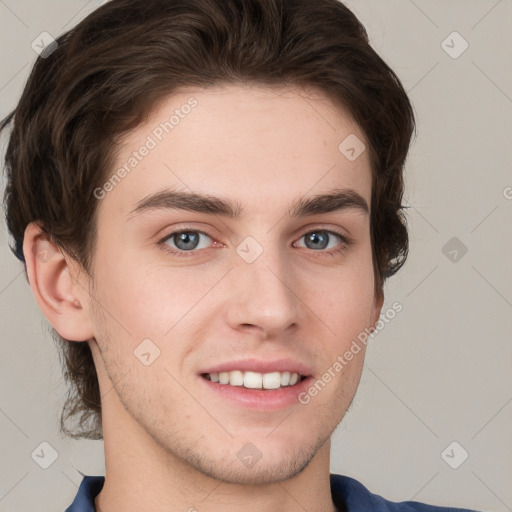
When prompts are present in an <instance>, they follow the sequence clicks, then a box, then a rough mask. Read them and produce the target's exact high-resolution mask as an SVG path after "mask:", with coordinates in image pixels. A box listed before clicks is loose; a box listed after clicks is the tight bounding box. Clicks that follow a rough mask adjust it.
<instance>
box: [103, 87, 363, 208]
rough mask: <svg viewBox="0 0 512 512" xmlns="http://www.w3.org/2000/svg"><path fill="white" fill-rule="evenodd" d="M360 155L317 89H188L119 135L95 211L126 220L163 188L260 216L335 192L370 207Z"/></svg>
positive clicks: (347, 124)
mask: <svg viewBox="0 0 512 512" xmlns="http://www.w3.org/2000/svg"><path fill="white" fill-rule="evenodd" d="M347 150H348V152H347ZM368 153H369V152H368V149H367V142H366V140H365V136H364V133H363V132H362V130H361V128H360V127H359V126H358V125H357V124H356V123H355V122H354V121H353V120H352V119H351V117H350V115H349V113H348V112H347V111H346V110H345V109H343V107H342V106H341V105H339V104H335V103H334V102H333V100H332V99H331V98H330V97H328V96H327V95H326V94H325V93H323V92H322V91H320V90H318V89H316V88H308V89H304V88H298V87H262V86H257V87H256V86H249V85H224V86H215V87H213V86H212V87H208V88H188V89H187V90H181V91H178V92H176V93H174V94H172V95H170V96H168V97H166V98H163V99H162V100H161V101H160V102H159V104H158V105H157V107H156V108H155V109H154V111H153V112H152V115H151V116H150V118H149V120H148V121H147V122H145V123H144V124H142V125H140V126H139V127H137V128H136V129H135V130H133V131H132V132H130V133H128V134H126V135H125V137H124V138H123V140H122V143H121V146H120V148H119V151H118V155H117V159H116V163H115V166H114V168H113V169H112V170H111V172H110V174H109V176H110V177H111V178H110V180H108V178H107V181H110V182H111V183H112V185H113V186H110V187H108V188H109V191H108V194H106V197H105V199H104V200H103V201H101V203H102V204H101V205H100V208H103V209H110V208H115V211H116V212H117V213H119V214H123V215H124V216H126V217H127V216H128V215H129V213H130V212H131V211H132V210H133V208H134V207H135V205H136V204H137V203H138V202H139V201H140V200H141V199H142V198H143V197H145V196H147V195H148V194H151V193H154V192H156V191H159V190H163V189H164V188H172V189H175V190H183V191H185V190H187V191H190V192H195V193H201V194H209V195H212V196H222V197H227V198H232V199H236V200H237V202H238V203H242V204H245V205H247V211H251V210H253V211H254V213H259V214H262V213H263V212H265V213H267V214H268V213H270V211H271V210H276V213H277V210H278V208H279V205H281V206H282V208H285V207H288V206H289V203H291V202H292V201H294V200H296V199H297V198H298V197H304V196H306V195H315V194H320V193H326V192H328V191H330V190H333V189H344V188H348V189H352V190H356V191H357V192H358V193H359V194H360V195H361V196H362V197H364V199H365V200H366V201H367V203H368V204H369V205H370V195H371V169H370V163H369V155H368ZM354 156H355V158H354ZM112 178H114V179H112Z"/></svg>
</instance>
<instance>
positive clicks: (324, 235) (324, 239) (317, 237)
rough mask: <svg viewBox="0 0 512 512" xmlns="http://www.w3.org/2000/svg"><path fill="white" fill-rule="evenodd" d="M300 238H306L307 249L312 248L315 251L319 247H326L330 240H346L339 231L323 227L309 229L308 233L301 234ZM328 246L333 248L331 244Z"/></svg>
mask: <svg viewBox="0 0 512 512" xmlns="http://www.w3.org/2000/svg"><path fill="white" fill-rule="evenodd" d="M333 235H334V236H333ZM302 238H305V240H306V247H307V248H308V249H313V250H315V251H316V250H319V249H320V250H322V249H326V248H328V245H329V243H330V242H331V241H334V242H336V241H338V242H339V241H340V240H341V241H343V242H346V240H344V237H343V236H342V235H340V234H339V233H334V232H333V231H327V230H324V229H323V230H316V231H310V232H309V233H306V234H305V235H303V236H302ZM335 245H336V244H335ZM329 248H333V246H332V245H331V247H329Z"/></svg>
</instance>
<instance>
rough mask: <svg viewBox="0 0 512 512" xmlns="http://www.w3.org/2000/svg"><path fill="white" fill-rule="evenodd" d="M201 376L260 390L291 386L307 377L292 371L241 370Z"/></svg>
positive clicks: (217, 381)
mask: <svg viewBox="0 0 512 512" xmlns="http://www.w3.org/2000/svg"><path fill="white" fill-rule="evenodd" d="M201 377H203V378H204V379H206V380H209V381H211V382H214V383H218V384H219V385H226V386H234V387H243V388H246V389H255V390H260V391H272V390H275V389H281V388H286V387H292V386H295V385H296V384H298V383H300V382H302V381H303V380H305V379H306V378H307V377H306V376H304V375H301V374H299V373H294V372H271V373H258V372H249V371H247V372H242V371H240V370H233V371H230V372H220V373H202V374H201Z"/></svg>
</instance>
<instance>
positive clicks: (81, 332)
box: [23, 222, 94, 341]
mask: <svg viewBox="0 0 512 512" xmlns="http://www.w3.org/2000/svg"><path fill="white" fill-rule="evenodd" d="M23 255H24V257H25V262H26V266H27V277H28V281H29V284H30V287H31V289H32V293H33V294H34V297H35V299H36V302H37V304H38V305H39V307H40V308H41V310H42V312H43V313H44V315H45V317H46V318H47V319H48V321H49V322H50V324H51V325H52V326H53V327H54V328H55V330H56V331H57V332H58V333H59V334H60V335H61V336H62V337H63V338H64V339H67V340H72V341H86V340H89V339H91V338H93V337H94V335H93V331H92V329H91V324H90V321H89V315H88V313H89V311H88V310H89V308H88V305H89V293H88V291H87V290H88V286H87V283H86V282H82V283H80V282H79V281H78V277H79V276H78V274H79V272H78V269H79V265H78V264H77V263H76V262H75V261H74V260H72V259H71V257H70V256H69V255H67V254H66V255H64V254H63V252H62V251H61V249H60V247H59V246H58V245H56V244H55V243H53V242H51V241H50V240H48V237H47V236H46V235H45V234H44V232H43V231H42V229H41V226H40V225H39V224H38V223H36V222H31V223H30V224H29V225H28V226H27V228H26V229H25V237H24V240H23ZM83 274H84V273H83ZM82 281H84V279H82Z"/></svg>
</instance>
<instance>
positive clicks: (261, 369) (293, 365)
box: [199, 359, 311, 377]
mask: <svg viewBox="0 0 512 512" xmlns="http://www.w3.org/2000/svg"><path fill="white" fill-rule="evenodd" d="M234 370H240V371H242V372H257V373H272V372H290V373H298V374H300V375H304V376H305V377H308V376H310V375H311V368H309V367H308V366H307V365H305V364H304V363H301V362H299V361H295V360H294V359H275V360H273V361H264V360H261V359H240V360H238V361H229V362H226V363H221V364H218V365H215V366H211V367H210V368H207V369H205V370H201V371H200V372H199V373H201V374H202V373H210V374H211V373H220V372H231V371H234Z"/></svg>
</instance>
